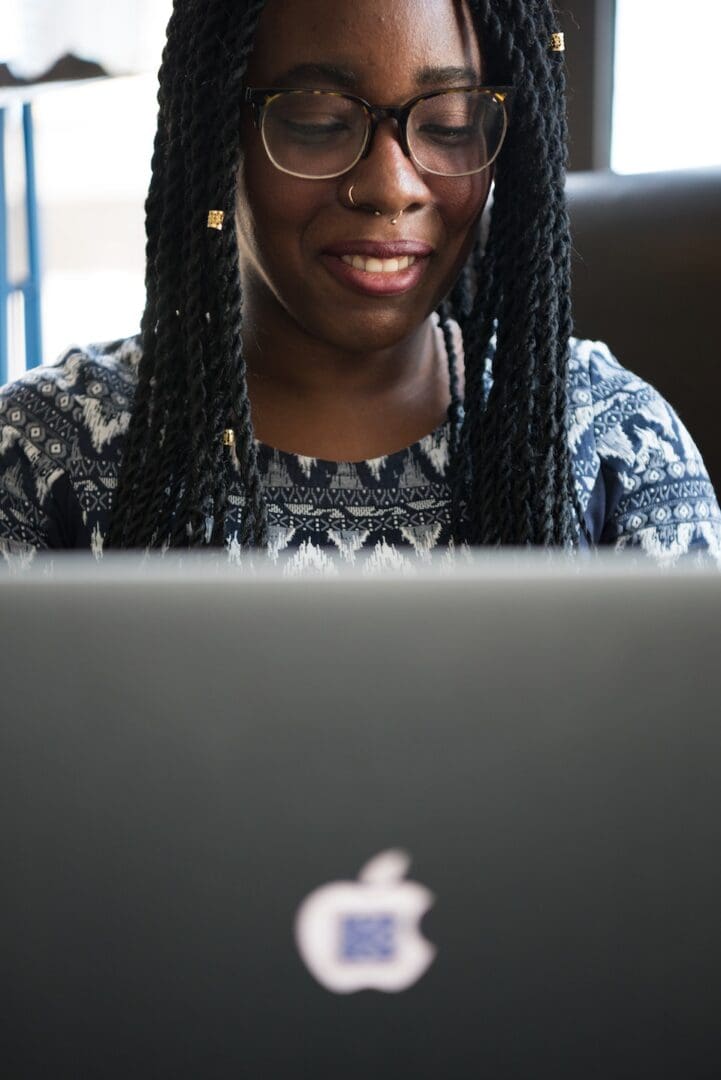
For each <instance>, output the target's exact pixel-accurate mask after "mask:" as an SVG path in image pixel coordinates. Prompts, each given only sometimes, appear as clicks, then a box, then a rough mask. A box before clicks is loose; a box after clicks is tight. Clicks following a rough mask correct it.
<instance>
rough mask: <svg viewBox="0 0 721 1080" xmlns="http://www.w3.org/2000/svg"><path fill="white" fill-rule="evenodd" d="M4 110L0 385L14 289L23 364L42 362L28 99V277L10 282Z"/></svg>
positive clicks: (0, 120)
mask: <svg viewBox="0 0 721 1080" xmlns="http://www.w3.org/2000/svg"><path fill="white" fill-rule="evenodd" d="M6 113H7V109H6V108H0V386H2V385H3V384H4V383H6V382H7V380H8V374H9V371H8V360H9V341H8V331H9V327H8V300H9V298H10V296H11V295H12V294H13V293H15V292H21V293H22V294H23V302H24V304H23V306H24V312H25V366H26V368H33V367H37V366H38V364H42V362H43V345H42V329H41V311H40V279H41V263H40V225H39V220H38V198H37V184H36V180H35V139H34V132H33V113H32V105H31V103H30V102H25V104H23V137H24V143H25V205H26V214H27V249H28V276H27V278H26V279H25V280H24V281H21V282H19V283H18V284H16V285H12V284H11V283H10V281H9V279H8V209H7V187H6V182H5V129H6V124H5V117H6Z"/></svg>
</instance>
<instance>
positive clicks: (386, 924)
mask: <svg viewBox="0 0 721 1080" xmlns="http://www.w3.org/2000/svg"><path fill="white" fill-rule="evenodd" d="M410 863H411V860H410V856H409V855H407V854H406V852H405V851H396V850H392V851H384V852H382V853H381V854H380V855H376V857H375V858H374V859H371V860H370V862H368V863H366V864H365V866H364V867H363V869H362V870H361V872H360V874H359V875H358V880H357V881H332V882H329V883H328V884H327V885H321V886H320V888H318V889H315V890H314V891H313V892H312V893H311V894H310V895H309V896H307V897H306V898H305V900H304V901H303V903H302V904H301V906H300V908H299V909H298V914H297V915H296V920H295V940H296V944H297V946H298V951H299V952H300V955H301V956H302V958H303V960H304V962H305V964H306V966H307V968H308V970H309V971H310V972H311V974H312V975H314V976H315V978H316V979H317V980H318V982H319V983H321V985H322V986H325V987H326V988H327V989H328V990H332V991H334V992H335V993H336V994H352V993H354V992H355V991H356V990H383V991H386V992H389V993H395V992H397V991H399V990H405V989H407V988H408V987H409V986H412V985H413V983H415V982H417V981H418V979H420V977H421V975H423V973H424V972H425V971H426V970H427V969H428V968H429V967H430V965H431V963H432V962H433V959H434V957H435V955H436V949H435V946H434V945H431V943H430V942H429V941H427V940H426V938H424V937H423V935H422V934H421V932H420V928H419V923H420V920H421V918H422V917H423V915H424V914H425V913H426V911H428V909H429V908H430V907H431V905H432V904H433V901H434V899H435V897H434V896H433V893H431V892H430V890H429V889H426V888H425V886H424V885H419V884H418V882H415V881H407V880H405V877H406V874H407V872H408V868H409V867H410Z"/></svg>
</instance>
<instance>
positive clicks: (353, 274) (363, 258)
mask: <svg viewBox="0 0 721 1080" xmlns="http://www.w3.org/2000/svg"><path fill="white" fill-rule="evenodd" d="M432 254H433V248H432V247H431V246H430V244H426V243H423V242H422V241H419V240H392V241H379V240H347V241H341V242H339V243H337V244H329V245H328V246H327V247H326V248H324V249H323V251H322V253H321V259H322V261H323V263H324V265H325V266H326V268H327V269H328V270H329V271H330V273H331V274H332V275H333V277H334V278H335V279H336V280H337V281H340V282H341V283H342V284H344V285H346V286H349V287H350V288H351V289H353V291H354V292H360V293H363V294H365V295H367V296H398V295H400V294H402V293H405V292H408V291H409V290H410V289H413V288H415V286H416V285H417V284H418V282H419V281H420V280H421V278H422V277H423V275H424V274H425V272H426V269H427V266H428V260H429V257H430V256H431V255H432Z"/></svg>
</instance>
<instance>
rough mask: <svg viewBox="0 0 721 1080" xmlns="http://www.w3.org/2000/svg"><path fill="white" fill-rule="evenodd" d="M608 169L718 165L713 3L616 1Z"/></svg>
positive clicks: (719, 102)
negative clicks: (614, 60) (611, 126)
mask: <svg viewBox="0 0 721 1080" xmlns="http://www.w3.org/2000/svg"><path fill="white" fill-rule="evenodd" d="M616 9H617V16H616V73H615V89H614V104H613V137H612V145H611V168H612V169H614V170H615V171H616V172H619V173H636V172H654V171H657V170H663V169H683V168H696V167H700V166H705V165H721V122H720V121H719V115H720V106H721V91H719V42H721V3H719V0H684V3H683V4H681V5H679V4H678V0H616Z"/></svg>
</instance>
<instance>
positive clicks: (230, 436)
mask: <svg viewBox="0 0 721 1080" xmlns="http://www.w3.org/2000/svg"><path fill="white" fill-rule="evenodd" d="M223 446H235V432H234V431H233V429H232V428H226V429H225V431H224V432H223Z"/></svg>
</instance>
